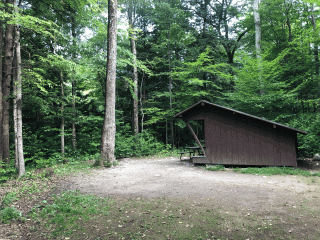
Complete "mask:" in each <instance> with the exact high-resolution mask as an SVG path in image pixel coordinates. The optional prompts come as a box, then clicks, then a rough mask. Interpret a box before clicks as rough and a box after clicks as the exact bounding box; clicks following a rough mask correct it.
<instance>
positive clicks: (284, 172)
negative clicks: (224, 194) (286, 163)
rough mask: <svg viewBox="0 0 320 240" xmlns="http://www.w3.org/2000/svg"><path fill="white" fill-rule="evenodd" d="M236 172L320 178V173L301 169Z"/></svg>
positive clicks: (246, 169) (256, 168) (245, 169)
mask: <svg viewBox="0 0 320 240" xmlns="http://www.w3.org/2000/svg"><path fill="white" fill-rule="evenodd" d="M234 171H235V172H240V173H248V174H256V175H266V176H271V175H300V176H307V177H309V176H318V177H320V173H311V172H309V171H305V170H302V169H299V168H292V167H261V168H259V167H248V168H243V169H238V168H235V169H234Z"/></svg>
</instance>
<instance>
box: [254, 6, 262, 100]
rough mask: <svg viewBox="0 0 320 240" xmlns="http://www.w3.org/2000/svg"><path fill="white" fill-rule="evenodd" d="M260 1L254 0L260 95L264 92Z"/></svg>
mask: <svg viewBox="0 0 320 240" xmlns="http://www.w3.org/2000/svg"><path fill="white" fill-rule="evenodd" d="M259 3H260V0H254V1H253V17H254V25H255V48H256V57H257V61H258V68H259V81H260V95H263V94H264V86H263V83H262V72H261V71H262V58H261V22H260V13H259Z"/></svg>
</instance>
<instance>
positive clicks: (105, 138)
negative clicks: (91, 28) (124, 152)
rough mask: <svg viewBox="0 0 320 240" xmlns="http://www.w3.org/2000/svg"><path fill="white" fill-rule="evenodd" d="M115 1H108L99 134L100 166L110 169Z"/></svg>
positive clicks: (114, 71)
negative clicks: (100, 130) (102, 118)
mask: <svg viewBox="0 0 320 240" xmlns="http://www.w3.org/2000/svg"><path fill="white" fill-rule="evenodd" d="M117 3H118V1H117V0H108V48H107V80H106V96H105V114H104V122H103V128H102V134H101V149H100V153H101V157H100V165H101V166H102V165H103V164H104V163H105V162H106V163H107V166H109V167H112V165H113V162H114V161H115V157H114V147H115V146H114V145H115V135H116V116H115V108H116V67H117V21H118V18H117Z"/></svg>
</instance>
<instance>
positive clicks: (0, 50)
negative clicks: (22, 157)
mask: <svg viewBox="0 0 320 240" xmlns="http://www.w3.org/2000/svg"><path fill="white" fill-rule="evenodd" d="M1 2H2V1H1ZM2 53H3V25H2V22H1V21H0V146H3V134H2V126H3V123H2V111H3V108H2ZM2 157H3V147H0V164H1V163H2Z"/></svg>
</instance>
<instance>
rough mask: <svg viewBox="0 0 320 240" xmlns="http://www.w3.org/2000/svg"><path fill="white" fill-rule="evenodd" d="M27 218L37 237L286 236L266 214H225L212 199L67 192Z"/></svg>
mask: <svg viewBox="0 0 320 240" xmlns="http://www.w3.org/2000/svg"><path fill="white" fill-rule="evenodd" d="M242 215H244V216H242ZM28 218H31V219H32V221H34V222H35V226H33V227H32V237H33V238H38V237H39V238H40V237H41V236H45V237H47V238H54V239H56V238H57V239H230V238H233V239H247V238H248V237H249V236H256V237H257V238H259V237H260V238H261V237H262V236H263V235H264V234H266V235H271V236H273V235H278V236H281V234H282V233H281V232H280V231H281V229H280V228H277V227H274V226H270V225H269V221H266V220H264V219H263V218H260V217H257V216H250V217H248V215H247V213H243V214H239V213H232V214H231V213H228V212H227V213H225V212H224V211H221V209H219V208H217V207H214V206H213V205H211V203H210V202H208V203H206V204H204V203H200V202H198V201H192V200H191V201H182V200H180V199H170V198H155V199H148V198H140V197H132V198H129V199H128V198H121V199H119V198H117V199H112V198H101V197H96V196H92V195H85V194H81V193H80V192H79V191H67V192H63V193H61V195H56V196H55V197H54V200H53V201H52V202H51V203H50V204H49V203H43V205H38V206H35V207H34V208H33V209H32V210H31V211H30V213H29V215H28ZM244 218H245V219H244ZM240 219H243V220H240ZM260 226H263V230H262V231H261V230H260V229H262V227H260ZM266 239H270V238H266Z"/></svg>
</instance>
